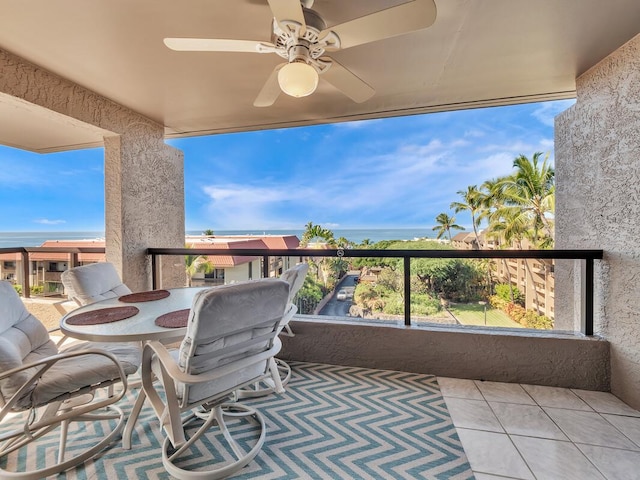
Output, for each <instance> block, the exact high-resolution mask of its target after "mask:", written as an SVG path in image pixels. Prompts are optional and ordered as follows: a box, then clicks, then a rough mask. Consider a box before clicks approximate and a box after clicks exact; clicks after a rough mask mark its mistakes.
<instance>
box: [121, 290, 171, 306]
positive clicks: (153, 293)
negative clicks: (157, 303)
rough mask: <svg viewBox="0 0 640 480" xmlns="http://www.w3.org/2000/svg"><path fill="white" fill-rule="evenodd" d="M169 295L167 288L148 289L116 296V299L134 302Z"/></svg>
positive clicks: (150, 300)
mask: <svg viewBox="0 0 640 480" xmlns="http://www.w3.org/2000/svg"><path fill="white" fill-rule="evenodd" d="M169 295H171V292H169V290H149V291H148V292H138V293H130V294H129V295H123V296H121V297H118V300H120V301H121V302H124V303H136V302H153V301H154V300H160V299H161V298H167V297H168V296H169Z"/></svg>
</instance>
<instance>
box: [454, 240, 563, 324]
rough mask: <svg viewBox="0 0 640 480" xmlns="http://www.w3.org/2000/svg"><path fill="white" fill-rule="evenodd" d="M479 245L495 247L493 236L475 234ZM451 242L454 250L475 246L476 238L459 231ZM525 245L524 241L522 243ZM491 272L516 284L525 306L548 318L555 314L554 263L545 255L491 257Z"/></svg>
mask: <svg viewBox="0 0 640 480" xmlns="http://www.w3.org/2000/svg"><path fill="white" fill-rule="evenodd" d="M478 238H479V240H480V243H481V244H482V247H481V248H486V249H489V250H495V249H497V248H498V245H497V243H496V241H495V240H493V239H488V238H486V237H485V235H484V232H480V233H479V234H478ZM451 245H452V246H453V248H455V249H457V250H476V249H477V247H476V245H477V242H476V238H475V234H474V233H473V232H460V233H458V234H457V235H456V236H455V237H453V238H452V239H451ZM525 246H526V243H525ZM493 264H494V275H495V280H496V282H497V283H509V284H511V285H513V286H514V287H517V288H518V290H519V291H520V293H522V295H523V296H524V299H525V304H524V307H525V308H526V309H527V310H535V311H537V312H538V313H539V314H540V315H545V316H547V317H549V318H551V319H554V317H555V298H554V297H555V279H554V275H553V272H554V263H553V260H548V259H539V260H532V259H528V260H527V259H520V258H505V259H501V260H494V262H493Z"/></svg>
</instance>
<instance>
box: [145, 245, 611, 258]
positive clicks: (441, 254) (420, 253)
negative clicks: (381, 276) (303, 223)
mask: <svg viewBox="0 0 640 480" xmlns="http://www.w3.org/2000/svg"><path fill="white" fill-rule="evenodd" d="M147 254H149V255H211V256H215V255H242V256H255V255H261V256H265V255H266V256H270V257H273V256H282V257H336V256H344V257H387V258H402V257H412V258H549V259H592V260H600V259H602V258H603V256H604V251H603V250H374V249H371V250H367V249H315V248H291V249H268V248H260V249H255V248H253V249H249V248H247V249H244V248H229V249H223V248H148V249H147Z"/></svg>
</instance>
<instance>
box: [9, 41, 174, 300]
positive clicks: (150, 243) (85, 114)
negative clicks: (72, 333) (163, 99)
mask: <svg viewBox="0 0 640 480" xmlns="http://www.w3.org/2000/svg"><path fill="white" fill-rule="evenodd" d="M0 71H2V75H0V93H4V94H7V95H11V96H12V97H15V98H18V99H20V100H22V101H24V102H28V103H30V104H33V105H37V106H39V107H42V108H44V109H47V110H49V111H51V112H55V113H56V114H59V115H60V116H66V117H67V118H73V119H76V120H79V121H80V122H84V123H85V124H87V125H89V126H93V127H97V128H100V129H101V130H105V131H108V132H112V133H113V135H111V134H108V136H107V137H105V203H106V205H105V208H106V213H105V233H106V250H107V259H108V260H109V261H111V262H113V263H114V264H115V265H116V267H117V268H118V270H119V271H120V273H121V275H122V278H123V280H124V282H125V283H126V284H127V285H128V286H129V287H130V288H131V289H132V290H134V291H140V290H145V289H148V288H151V283H150V282H151V280H150V261H149V259H148V258H147V257H146V255H144V249H145V248H146V247H175V248H182V247H184V234H185V231H184V171H183V155H182V152H180V151H179V150H177V149H175V148H173V147H170V146H168V145H166V144H165V143H164V128H163V126H162V125H160V124H157V123H155V122H153V121H151V120H149V119H148V118H145V117H143V116H141V115H139V114H137V113H135V112H133V111H131V110H128V109H127V108H125V107H123V106H122V105H119V104H117V103H115V102H113V101H111V100H109V99H107V98H104V97H102V96H100V95H98V94H96V93H95V92H92V91H90V90H87V89H86V88H83V87H81V86H79V85H76V84H74V83H73V82H70V81H68V80H66V79H64V78H61V77H59V76H57V75H54V74H52V73H50V72H48V71H46V70H43V69H41V68H39V67H37V66H35V65H32V64H30V63H29V62H26V61H24V60H23V59H21V58H20V57H17V56H15V55H13V54H11V53H9V52H5V51H3V50H0ZM79 208H80V206H79ZM165 264H166V265H165V267H164V268H163V278H162V285H163V286H164V287H167V288H168V287H173V286H183V285H184V266H183V265H182V264H181V262H177V263H176V262H175V259H169V260H166V261H165Z"/></svg>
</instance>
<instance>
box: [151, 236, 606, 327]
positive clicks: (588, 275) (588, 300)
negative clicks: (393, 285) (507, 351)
mask: <svg viewBox="0 0 640 480" xmlns="http://www.w3.org/2000/svg"><path fill="white" fill-rule="evenodd" d="M147 254H148V255H150V256H151V262H152V277H153V278H152V284H153V288H158V286H159V285H158V278H160V272H159V270H158V269H159V265H160V262H159V261H158V257H159V256H162V255H203V256H216V255H227V256H228V255H232V256H234V255H237V256H245V257H246V256H255V257H262V259H263V261H262V265H263V276H264V277H268V276H269V275H270V272H269V265H270V263H269V257H299V258H314V257H333V258H400V259H402V260H403V265H404V285H403V291H404V295H403V298H404V324H405V325H407V326H410V325H411V308H410V306H411V281H410V275H411V268H410V267H411V260H412V259H418V258H442V259H452V258H457V259H504V258H507V259H522V260H525V259H553V260H556V259H558V260H582V261H584V262H585V275H584V295H583V298H582V301H583V308H584V321H583V322H582V323H583V332H582V333H584V334H585V335H593V299H594V260H601V259H602V258H603V251H602V250H364V249H363V250H361V249H357V250H356V249H212V248H200V249H199V248H149V249H147Z"/></svg>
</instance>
